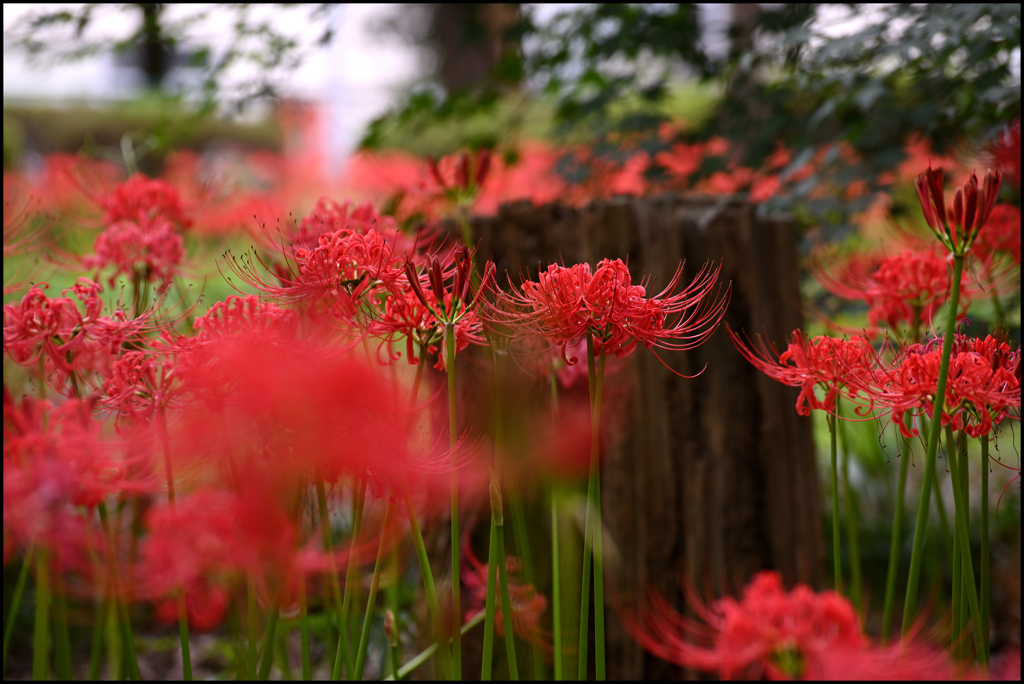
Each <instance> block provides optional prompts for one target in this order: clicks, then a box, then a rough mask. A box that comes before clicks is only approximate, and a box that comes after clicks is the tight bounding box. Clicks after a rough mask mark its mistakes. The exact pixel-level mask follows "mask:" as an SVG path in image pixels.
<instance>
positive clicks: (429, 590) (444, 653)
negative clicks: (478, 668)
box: [405, 497, 452, 679]
mask: <svg viewBox="0 0 1024 684" xmlns="http://www.w3.org/2000/svg"><path fill="white" fill-rule="evenodd" d="M405 505H406V510H407V512H408V514H409V527H410V528H411V530H412V541H413V546H414V547H415V548H416V560H417V561H418V562H419V565H420V574H421V575H422V576H423V589H424V591H425V592H426V594H427V607H428V608H429V609H430V618H431V619H432V620H433V621H434V629H435V631H436V632H437V634H438V637H439V638H440V636H441V634H442V632H443V624H442V621H441V620H442V618H441V604H440V602H439V601H438V598H437V587H436V586H435V585H434V573H433V572H432V571H431V569H430V558H429V557H428V556H427V547H426V545H425V544H424V543H423V532H422V531H421V530H420V523H419V520H418V519H417V518H416V509H415V508H413V505H412V502H411V501H410V500H409V499H408V497H406V499H405ZM439 657H440V660H441V669H442V671H443V672H444V676H445V677H446V678H447V679H451V677H452V663H451V653H450V652H449V650H448V646H447V644H446V645H445V646H443V647H441V649H440V654H439Z"/></svg>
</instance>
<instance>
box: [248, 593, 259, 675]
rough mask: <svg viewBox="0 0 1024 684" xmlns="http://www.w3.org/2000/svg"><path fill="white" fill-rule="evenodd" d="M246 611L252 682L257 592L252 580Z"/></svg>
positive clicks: (254, 656)
mask: <svg viewBox="0 0 1024 684" xmlns="http://www.w3.org/2000/svg"><path fill="white" fill-rule="evenodd" d="M246 594H247V595H248V596H247V597H246V599H247V601H246V611H245V621H246V623H247V627H248V630H249V662H248V663H247V674H248V677H249V679H250V680H251V681H255V680H256V674H257V671H256V660H257V655H256V648H257V647H256V590H255V589H254V588H253V586H252V580H250V581H249V582H247V583H246Z"/></svg>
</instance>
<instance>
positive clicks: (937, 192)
mask: <svg viewBox="0 0 1024 684" xmlns="http://www.w3.org/2000/svg"><path fill="white" fill-rule="evenodd" d="M942 175H943V173H942V168H941V167H940V168H938V169H932V168H931V167H929V168H928V170H927V171H926V172H924V173H922V174H921V175H920V176H918V177H917V181H915V187H916V189H917V198H918V200H920V202H921V211H922V212H923V213H924V220H925V222H926V223H927V224H928V227H929V228H931V230H932V232H933V233H934V234H935V237H937V238H938V239H939V241H940V242H941V243H942V244H943V245H944V246H945V247H946V249H948V250H949V252H950V253H951V254H956V255H960V256H964V255H966V254H967V252H968V251H970V249H971V246H972V245H973V244H974V240H975V239H976V238H977V237H978V232H979V231H980V230H981V229H982V228H983V227H984V225H985V222H986V221H987V220H988V217H989V214H991V213H992V209H993V207H995V204H996V199H997V198H998V195H999V186H1000V184H1001V183H1002V178H1003V176H1002V174H1001V173H1000V172H999V171H991V170H990V171H989V172H988V173H986V174H985V181H984V183H983V184H982V185H981V186H980V187H979V185H978V177H977V176H976V175H975V174H973V173H972V174H971V177H970V178H969V179H968V181H967V182H966V183H964V185H963V186H962V187H959V188H957V189H956V194H955V195H954V196H953V205H952V206H947V205H946V198H945V195H944V194H943V190H942Z"/></svg>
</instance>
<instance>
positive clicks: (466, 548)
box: [461, 528, 552, 653]
mask: <svg viewBox="0 0 1024 684" xmlns="http://www.w3.org/2000/svg"><path fill="white" fill-rule="evenodd" d="M498 533H499V534H501V531H500V528H499V532H498ZM462 557H463V558H464V559H465V561H466V564H465V565H464V566H463V569H462V573H461V579H462V585H463V587H465V589H466V591H468V592H469V596H470V602H469V606H468V607H467V608H466V617H467V618H469V617H470V616H472V615H476V614H477V613H479V612H480V611H482V610H484V607H485V604H486V602H487V569H488V565H487V564H486V563H482V562H481V561H480V559H478V558H477V557H476V556H475V555H474V554H473V549H472V548H471V547H470V544H469V534H468V532H467V534H466V535H465V539H464V540H463V543H462ZM466 565H468V567H466ZM521 572H522V567H521V563H520V562H519V559H518V558H516V557H515V556H506V557H505V568H504V570H502V569H501V568H500V567H499V568H498V572H497V573H496V575H497V586H496V587H495V591H496V592H497V596H498V597H500V596H502V595H503V594H502V592H503V591H504V590H503V588H502V583H504V582H508V595H509V601H510V602H511V604H512V631H513V632H515V634H516V636H518V637H519V638H520V639H522V640H523V641H525V642H527V643H529V644H532V645H533V646H536V647H538V648H541V649H544V650H545V651H547V652H549V653H550V652H551V651H552V646H551V640H552V635H551V633H550V632H549V631H548V630H546V629H544V628H543V627H541V618H542V617H543V616H544V612H545V611H546V610H547V608H548V601H547V599H546V598H545V597H544V595H543V594H541V593H540V592H538V591H537V590H536V589H535V588H534V586H533V585H532V584H523V583H522V582H521V581H520V579H519V575H520V574H521ZM501 608H502V599H500V598H498V599H497V600H496V601H495V610H494V626H495V631H496V632H497V633H498V636H505V622H504V616H503V613H502V609H501Z"/></svg>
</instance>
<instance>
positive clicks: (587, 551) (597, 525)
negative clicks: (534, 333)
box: [578, 332, 605, 681]
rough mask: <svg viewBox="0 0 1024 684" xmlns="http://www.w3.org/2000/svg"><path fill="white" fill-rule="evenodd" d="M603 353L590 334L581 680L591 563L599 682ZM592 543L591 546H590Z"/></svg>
mask: <svg viewBox="0 0 1024 684" xmlns="http://www.w3.org/2000/svg"><path fill="white" fill-rule="evenodd" d="M604 366H605V355H604V349H602V350H601V353H600V355H598V358H597V360H596V362H595V354H594V337H593V335H592V334H591V333H590V332H588V333H587V375H588V378H589V379H590V423H591V434H590V440H591V441H590V477H589V482H588V486H587V521H586V525H585V532H584V541H583V582H582V584H583V594H582V598H581V601H580V660H579V667H578V670H579V678H580V679H581V680H584V679H586V678H587V645H588V641H589V631H590V624H589V619H588V616H587V614H588V612H589V604H590V591H589V581H590V563H591V559H593V564H594V660H595V674H596V677H597V680H598V681H602V680H604V679H605V648H604V558H603V548H602V537H603V536H604V534H603V528H602V522H601V463H600V435H601V392H602V385H603V380H604ZM588 543H589V546H588Z"/></svg>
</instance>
